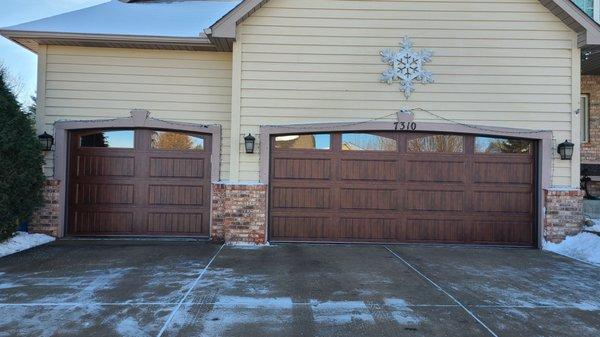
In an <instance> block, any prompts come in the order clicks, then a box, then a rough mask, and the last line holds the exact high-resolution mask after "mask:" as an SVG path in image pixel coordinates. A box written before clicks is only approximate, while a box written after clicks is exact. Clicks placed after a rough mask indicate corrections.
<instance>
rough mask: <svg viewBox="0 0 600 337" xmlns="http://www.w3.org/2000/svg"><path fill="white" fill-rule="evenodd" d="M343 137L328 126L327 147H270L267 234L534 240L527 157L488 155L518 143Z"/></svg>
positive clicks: (400, 239)
mask: <svg viewBox="0 0 600 337" xmlns="http://www.w3.org/2000/svg"><path fill="white" fill-rule="evenodd" d="M347 135H348V134H347V133H345V134H344V135H341V134H339V133H332V134H331V140H332V142H331V144H332V148H331V150H327V151H304V150H302V151H294V150H292V149H285V150H280V149H277V148H272V153H271V177H270V179H271V180H270V223H269V226H270V239H271V240H273V241H343V242H352V241H356V242H364V241H371V242H373V241H375V242H447V243H461V242H462V243H490V244H522V245H531V244H533V243H534V242H535V238H534V236H535V233H534V224H535V221H534V213H535V211H534V210H535V207H534V186H535V179H536V177H535V166H534V163H535V157H534V156H533V155H531V154H523V153H495V152H494V151H515V147H516V148H517V149H519V146H520V145H519V144H522V143H521V142H520V141H516V142H513V141H511V140H508V141H507V140H503V139H500V140H499V141H496V140H495V139H491V141H490V140H484V141H483V142H481V143H480V144H478V145H477V144H474V141H475V137H472V136H458V137H452V136H447V135H425V137H423V136H412V135H411V134H406V133H388V134H387V135H388V136H389V137H387V136H386V137H387V138H388V139H395V140H396V141H397V142H398V144H397V146H393V144H388V143H386V146H380V145H381V144H379V143H375V144H372V143H368V142H366V143H365V142H363V140H365V139H366V140H368V139H375V138H373V137H365V136H364V134H360V135H355V136H347ZM344 137H346V138H344ZM284 138H285V137H284ZM308 138H310V137H308ZM344 139H346V141H344ZM414 139H417V140H419V143H418V144H417V145H418V146H417V147H415V146H416V145H415V146H413V147H410V146H408V143H407V142H408V141H409V140H414ZM340 140H342V141H340ZM388 142H389V141H388ZM457 142H458V143H457ZM363 143H364V144H363ZM365 144H366V145H365ZM378 144H379V145H378ZM482 144H483V145H482ZM486 144H488V145H489V144H492V145H493V146H495V147H488V148H485V147H484V145H486ZM363 145H365V146H367V147H368V149H370V150H366V151H365V150H364V148H363V147H362V146H363ZM413 145H414V144H413ZM475 145H477V146H479V148H477V149H478V150H477V151H489V154H480V153H478V154H475V147H476V146H475ZM377 148H380V149H382V150H381V151H380V152H378V151H376V150H373V149H377ZM407 150H409V151H414V152H409V153H407V152H406V151H407ZM444 151H445V152H444ZM519 151H520V150H519ZM303 162H306V163H305V164H303ZM315 162H319V163H320V164H319V165H320V166H318V167H320V168H321V170H320V171H319V173H315V172H316V171H318V170H315V167H317V166H316V164H315ZM325 163H326V164H325ZM325 166H326V167H327V168H326V169H323V168H324V167H325ZM324 171H326V172H327V173H329V174H323V172H324ZM311 178H317V179H311ZM307 214H310V216H307Z"/></svg>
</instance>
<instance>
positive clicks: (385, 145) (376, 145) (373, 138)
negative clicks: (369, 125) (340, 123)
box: [342, 133, 398, 151]
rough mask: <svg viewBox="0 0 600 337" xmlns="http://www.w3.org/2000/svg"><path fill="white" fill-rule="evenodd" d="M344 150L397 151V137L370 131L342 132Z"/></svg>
mask: <svg viewBox="0 0 600 337" xmlns="http://www.w3.org/2000/svg"><path fill="white" fill-rule="evenodd" d="M342 150H343V151H397V150H398V144H397V142H396V140H395V139H392V138H387V137H383V136H379V135H374V134H369V133H344V134H342Z"/></svg>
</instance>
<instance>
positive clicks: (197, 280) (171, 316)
mask: <svg viewBox="0 0 600 337" xmlns="http://www.w3.org/2000/svg"><path fill="white" fill-rule="evenodd" d="M223 247H225V245H224V244H223V245H221V247H219V250H217V252H216V253H215V255H214V256H213V257H212V258H211V259H210V261H208V263H207V264H206V266H205V267H204V269H202V271H201V272H200V274H199V275H198V277H196V279H195V280H194V282H193V283H192V285H191V286H190V289H188V291H187V292H186V293H185V295H183V298H182V299H181V300H180V301H179V303H177V306H176V307H175V308H174V309H173V311H171V314H170V315H169V318H167V321H166V322H165V324H164V325H163V327H162V329H160V331H159V333H158V335H156V336H157V337H162V335H163V334H164V333H165V331H167V328H168V327H169V325H171V321H172V320H173V318H174V317H175V314H177V311H179V309H180V308H181V306H182V305H183V303H184V302H185V299H186V298H187V297H188V296H189V295H190V294H191V293H192V290H194V288H195V287H196V285H198V282H200V279H201V278H202V276H204V274H205V273H206V271H207V270H208V268H209V267H210V265H211V264H212V263H213V261H214V260H215V259H216V258H217V255H219V253H220V252H221V250H223Z"/></svg>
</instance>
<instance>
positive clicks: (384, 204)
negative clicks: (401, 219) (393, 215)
mask: <svg viewBox="0 0 600 337" xmlns="http://www.w3.org/2000/svg"><path fill="white" fill-rule="evenodd" d="M396 200H397V194H396V191H395V190H390V189H373V188H370V189H365V188H363V189H358V188H342V189H341V191H340V208H341V209H342V210H346V209H351V210H393V209H395V208H396Z"/></svg>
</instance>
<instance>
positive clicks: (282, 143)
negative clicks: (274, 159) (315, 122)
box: [275, 134, 331, 150]
mask: <svg viewBox="0 0 600 337" xmlns="http://www.w3.org/2000/svg"><path fill="white" fill-rule="evenodd" d="M275 148H276V149H282V150H284V149H290V150H293V149H296V150H329V149H330V148H331V135H330V134H308V135H287V136H278V137H275Z"/></svg>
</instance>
